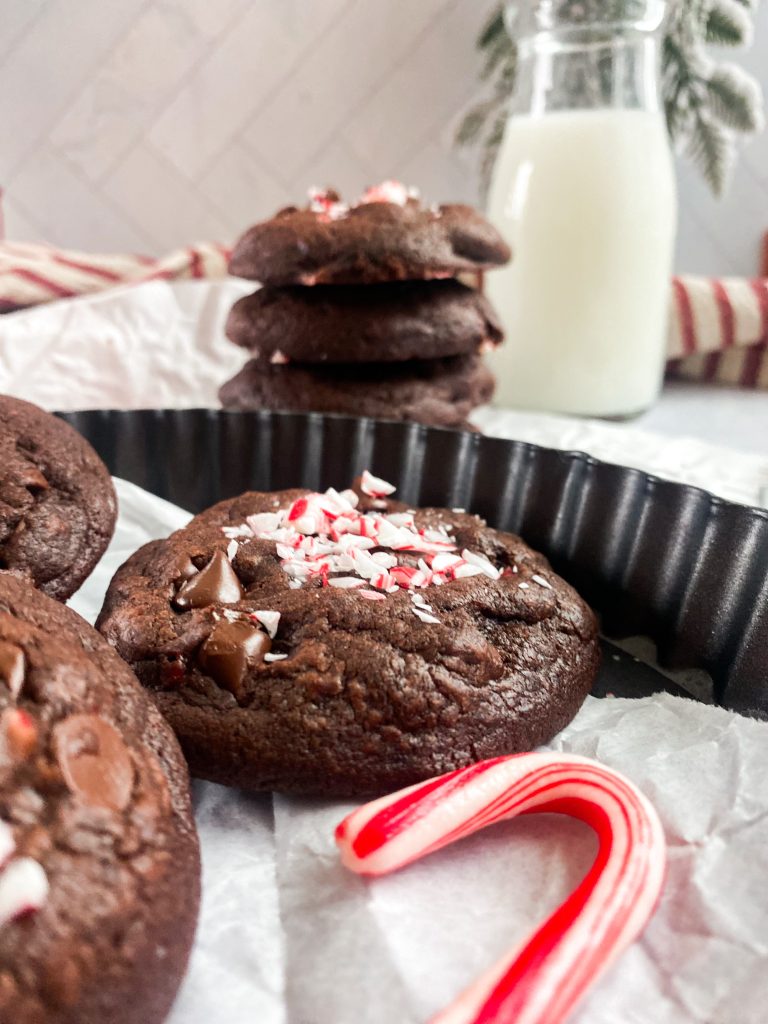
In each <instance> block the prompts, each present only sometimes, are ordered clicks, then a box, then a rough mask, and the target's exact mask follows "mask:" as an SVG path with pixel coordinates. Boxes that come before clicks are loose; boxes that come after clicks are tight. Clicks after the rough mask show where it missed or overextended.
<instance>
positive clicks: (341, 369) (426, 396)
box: [219, 356, 494, 427]
mask: <svg viewBox="0 0 768 1024" xmlns="http://www.w3.org/2000/svg"><path fill="white" fill-rule="evenodd" d="M493 389H494V380H493V377H492V375H491V372H490V370H488V369H487V367H486V366H485V364H484V363H483V361H482V359H481V358H480V357H479V356H452V357H449V358H447V359H428V360H416V359H412V360H409V361H408V362H403V363H334V364H332V365H328V366H319V365H316V366H311V365H304V364H301V363H289V364H288V365H280V364H275V363H267V362H265V361H264V360H261V359H252V360H251V361H250V362H248V363H246V364H245V366H244V367H243V368H242V370H241V371H240V372H239V373H238V374H236V375H235V376H234V377H233V378H232V379H231V380H229V381H227V383H226V384H224V385H223V387H222V388H221V390H220V391H219V398H220V399H221V404H222V405H223V406H224V408H225V409H283V410H287V411H289V412H339V413H347V414H349V415H352V416H371V417H374V418H376V419H389V420H413V421H415V422H416V423H426V424H429V425H432V426H437V427H457V426H462V425H463V424H464V421H465V420H466V418H467V416H468V415H469V413H470V412H472V410H473V409H474V408H475V406H477V405H482V403H483V402H487V401H488V400H489V399H490V397H491V395H492V394H493Z"/></svg>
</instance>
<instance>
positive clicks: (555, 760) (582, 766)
mask: <svg viewBox="0 0 768 1024" xmlns="http://www.w3.org/2000/svg"><path fill="white" fill-rule="evenodd" d="M534 811H545V812H550V813H556V814H567V815H569V816H571V817H574V818H578V819H580V820H581V821H583V822H586V824H588V825H590V826H591V827H592V828H593V829H594V830H595V832H596V833H597V836H598V839H599V841H600V845H599V849H598V853H597V856H596V858H595V862H594V864H593V865H592V867H591V868H590V870H589V872H588V873H587V875H586V877H585V878H584V879H583V881H582V882H581V883H580V884H579V886H578V887H577V888H576V889H575V890H574V891H573V892H572V893H571V895H570V896H569V897H568V898H567V899H566V900H565V902H564V903H563V904H562V905H561V906H560V907H558V909H557V910H556V911H555V912H554V913H553V914H552V915H551V917H549V918H548V919H547V920H546V921H545V922H544V924H543V925H542V926H541V927H540V928H539V929H538V930H537V931H536V932H535V933H534V934H533V935H532V936H531V938H529V939H526V940H524V942H523V943H522V944H521V945H519V946H517V947H516V948H514V949H513V950H511V951H510V953H508V954H507V955H506V956H504V957H503V958H502V959H501V960H500V961H499V963H497V964H496V965H494V966H493V967H492V968H491V969H490V970H489V971H487V972H485V973H484V974H483V975H481V977H480V978H478V980H477V981H475V982H474V983H473V984H472V985H470V986H469V988H467V989H466V990H465V991H464V992H463V993H462V994H461V995H460V996H459V998H458V999H457V1000H456V1002H455V1003H453V1004H452V1005H451V1006H449V1007H448V1008H447V1009H446V1010H443V1011H442V1012H441V1013H438V1014H437V1016H436V1017H434V1018H433V1021H432V1024H491V1022H493V1024H513V1022H514V1024H560V1022H561V1021H563V1020H565V1018H566V1017H567V1015H568V1014H569V1013H570V1011H571V1010H572V1009H573V1007H574V1005H575V1004H576V1002H577V1001H578V1000H579V999H580V998H581V996H583V995H584V993H585V991H586V990H587V989H588V988H589V986H590V985H592V984H593V983H594V981H595V979H596V978H597V977H598V976H599V975H600V974H601V973H602V972H603V971H604V970H605V969H606V967H608V965H609V964H610V963H611V962H612V961H613V960H614V958H615V957H617V956H618V955H619V953H621V952H622V950H624V949H625V948H626V947H627V946H628V945H629V944H630V943H631V942H632V941H633V940H634V939H635V938H636V937H637V935H638V934H639V933H640V931H641V930H642V928H643V927H644V925H645V924H646V922H647V921H648V918H649V917H650V916H651V914H652V913H653V910H654V907H655V906H656V902H657V900H658V898H659V893H660V891H661V887H662V884H663V880H664V870H665V863H666V849H665V844H664V833H663V831H662V827H661V823H660V822H659V819H658V816H657V814H656V812H655V811H654V809H653V808H652V807H651V805H650V804H649V803H648V801H647V800H646V799H645V797H644V796H643V795H642V793H640V792H639V791H638V790H637V789H636V788H635V786H633V785H632V783H630V782H629V781H628V780H627V779H625V778H623V776H621V775H619V774H618V773H617V772H614V771H611V770H610V769H608V768H605V767H603V766H602V765H599V764H597V763H596V762H594V761H590V760H589V759H588V758H584V757H576V756H570V755H565V754H519V755H516V756H512V757H498V758H494V759H492V760H489V761H481V762H480V763H479V764H475V765H471V766H470V767H469V768H463V769H460V770H459V771H456V772H451V773H450V774H448V775H443V776H441V777H440V778H437V779H431V780H430V781H428V782H424V783H421V784H420V785H417V786H411V787H410V788H408V789H403V790H400V792H398V793H394V794H392V795H391V796H386V797H383V798H382V799H380V800H374V801H372V802H371V803H368V804H365V805H364V806H363V807H360V808H358V810H356V811H353V813H352V814H350V815H349V816H348V817H347V818H345V819H344V821H342V822H341V824H340V825H339V826H338V828H337V830H336V841H337V843H338V844H339V847H340V850H341V858H342V861H343V863H344V864H345V865H346V866H347V867H348V868H350V869H351V870H352V871H355V872H357V873H358V874H363V875H383V874H387V873H388V872H390V871H394V870H396V869H397V868H401V867H403V866H404V865H406V864H410V863H411V862H412V861H414V860H417V859H418V858H419V857H423V856H424V855H425V854H428V853H432V851H433V850H439V849H440V848H441V847H443V846H447V845H448V844H449V843H452V842H454V841H455V840H456V839H461V838H462V837H464V836H467V835H470V834H471V833H473V832H477V831H478V830H479V829H481V828H483V827H484V826H486V825H490V824H492V823H493V822H496V821H501V820H503V819H505V818H512V817H515V816H516V815H518V814H530V813H532V812H534Z"/></svg>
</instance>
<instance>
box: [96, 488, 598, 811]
mask: <svg viewBox="0 0 768 1024" xmlns="http://www.w3.org/2000/svg"><path fill="white" fill-rule="evenodd" d="M390 490H391V488H389V486H388V485H386V484H384V483H383V481H378V480H376V479H375V478H371V477H369V476H368V475H367V474H364V475H363V481H362V489H361V490H358V491H345V492H342V493H341V494H338V493H337V492H335V491H329V492H326V493H325V494H323V495H319V494H312V493H310V492H308V491H304V490H292V491H282V492H277V493H273V494H263V493H253V492H252V493H248V494H243V495H241V496H240V497H237V498H232V499H229V500H227V501H223V502H221V503H220V504H218V505H215V506H214V507H213V508H210V509H208V510H207V511H205V512H203V513H202V514H201V515H198V516H196V517H195V518H194V519H193V520H192V521H191V522H190V524H189V525H188V526H187V527H185V528H184V529H182V530H179V531H177V532H176V533H174V534H172V535H171V537H169V538H168V539H167V540H165V541H156V542H153V543H151V544H148V545H146V546H145V547H143V548H141V549H140V550H139V551H137V552H136V553H135V554H134V555H133V556H132V557H131V558H130V559H129V560H128V561H127V562H126V563H125V564H124V565H123V566H122V567H121V568H120V569H119V570H118V572H117V574H116V575H115V577H114V579H113V581H112V583H111V585H110V587H109V590H108V593H107V596H106V600H105V604H104V608H103V609H102V612H101V616H100V619H99V622H98V627H99V628H100V629H101V631H102V632H103V634H104V635H105V636H106V637H107V639H108V640H109V641H110V643H112V644H114V645H115V647H116V649H117V651H118V652H119V653H120V654H121V655H122V656H123V657H124V658H125V659H126V660H127V661H128V662H129V663H130V664H131V665H132V666H133V667H134V669H135V670H136V673H137V675H138V676H139V679H140V680H141V681H142V682H143V683H144V685H145V686H146V687H148V689H149V690H150V691H151V692H152V695H153V696H154V699H155V701H156V702H157V705H158V707H159V708H160V710H161V711H162V712H163V714H164V715H165V716H166V718H167V719H168V721H169V722H170V723H171V725H172V726H173V727H174V729H175V730H176V733H177V735H178V737H179V739H180V741H181V745H182V748H183V750H184V753H185V754H186V756H187V759H188V761H189V764H190V768H191V770H192V773H193V774H194V775H198V776H200V777H202V778H206V779H212V780H214V781H216V782H221V783H225V784H228V785H234V786H242V787H245V788H249V789H254V790H262V789H276V790H282V791H288V792H297V793H314V794H320V795H324V796H363V795H368V794H371V793H381V792H385V791H390V790H394V789H397V788H398V787H400V786H407V785H410V784H411V783H415V782H417V781H419V780H421V779H425V778H428V777H430V776H432V775H437V774H440V773H441V772H446V771H449V770H451V769H454V768H458V767H460V766H462V765H466V764H470V763H472V762H474V761H476V760H480V759H482V758H487V757H493V756H495V755H500V754H507V753H511V752H514V751H523V750H528V749H530V748H532V747H535V746H537V745H538V744H540V743H544V742H546V741H547V740H549V739H551V737H552V736H553V735H554V734H555V733H557V732H558V731H559V730H560V729H562V728H563V726H565V725H566V724H567V722H569V721H570V720H571V718H572V717H573V716H574V714H575V713H576V711H577V710H578V708H579V706H580V705H581V703H582V701H583V700H584V698H585V696H586V695H587V693H588V692H589V690H590V687H591V684H592V681H593V678H594V676H595V672H596V670H597V665H598V660H599V648H598V641H597V623H596V621H595V617H594V615H593V614H592V612H591V611H590V610H589V608H588V607H587V606H586V604H585V603H584V602H583V601H582V600H581V598H580V597H579V596H578V594H577V593H576V592H575V591H574V590H573V589H572V588H571V587H570V586H568V584H567V583H565V582H564V581H563V580H562V579H560V578H559V577H557V576H556V575H555V574H554V573H553V572H552V570H551V568H550V566H549V564H548V563H547V561H546V559H545V558H543V556H541V555H539V554H537V553H535V552H534V551H532V550H531V549H530V548H529V547H527V546H526V544H524V543H523V541H522V540H521V539H520V538H519V537H516V536H514V535H512V534H509V533H502V532H499V531H497V530H493V529H490V528H489V527H488V526H487V525H486V524H485V523H484V522H483V521H482V520H481V519H479V518H478V517H476V516H472V515H467V514H464V513H461V512H458V511H451V512H449V511H447V510H445V509H422V510H420V511H417V512H412V511H408V510H407V509H406V507H405V506H404V505H402V504H400V503H397V502H394V501H391V500H387V499H385V498H384V497H383V495H384V494H386V493H388V492H389V491H390Z"/></svg>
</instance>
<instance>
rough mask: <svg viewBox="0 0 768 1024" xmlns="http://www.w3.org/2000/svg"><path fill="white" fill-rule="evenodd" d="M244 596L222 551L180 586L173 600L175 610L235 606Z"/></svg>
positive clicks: (238, 581) (215, 553)
mask: <svg viewBox="0 0 768 1024" xmlns="http://www.w3.org/2000/svg"><path fill="white" fill-rule="evenodd" d="M243 594H244V591H243V588H242V585H241V583H240V580H239V579H238V578H237V575H236V573H235V570H234V569H233V568H232V566H231V565H230V563H229V559H228V558H227V556H226V555H225V554H224V552H223V551H216V552H214V554H213V557H212V558H211V560H210V562H209V563H208V564H207V565H206V566H205V568H204V569H201V570H200V572H199V573H197V574H196V575H195V576H193V577H192V578H191V579H189V580H187V582H186V583H185V584H184V585H183V586H182V588H181V589H180V590H179V592H178V594H177V595H176V597H175V599H174V602H173V603H174V604H175V605H176V607H177V608H182V609H186V608H205V607H207V606H208V605H211V604H235V603H236V602H237V601H239V600H240V599H241V598H242V596H243Z"/></svg>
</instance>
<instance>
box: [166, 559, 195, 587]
mask: <svg viewBox="0 0 768 1024" xmlns="http://www.w3.org/2000/svg"><path fill="white" fill-rule="evenodd" d="M197 572H198V569H197V566H196V565H195V563H194V562H193V561H192V559H191V558H190V557H189V555H181V557H180V558H178V559H177V561H176V564H175V565H174V567H173V575H172V577H171V578H172V579H173V582H174V583H182V582H184V581H186V580H191V579H192V577H193V576H196V575H197Z"/></svg>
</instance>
